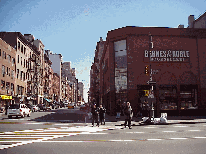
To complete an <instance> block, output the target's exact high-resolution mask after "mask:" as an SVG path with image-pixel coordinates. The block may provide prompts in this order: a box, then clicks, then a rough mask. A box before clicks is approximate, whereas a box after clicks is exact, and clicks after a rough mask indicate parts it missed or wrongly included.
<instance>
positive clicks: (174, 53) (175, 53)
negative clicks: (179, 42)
mask: <svg viewBox="0 0 207 154" xmlns="http://www.w3.org/2000/svg"><path fill="white" fill-rule="evenodd" d="M149 58H150V61H151V62H189V60H190V52H189V51H183V50H182V51H181V50H160V51H159V50H158V51H157V50H156V51H150V52H149V51H148V50H145V51H144V61H149Z"/></svg>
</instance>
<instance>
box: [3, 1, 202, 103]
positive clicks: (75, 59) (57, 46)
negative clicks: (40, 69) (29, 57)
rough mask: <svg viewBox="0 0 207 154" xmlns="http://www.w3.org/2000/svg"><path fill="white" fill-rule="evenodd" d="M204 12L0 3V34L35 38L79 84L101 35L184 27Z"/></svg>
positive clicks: (124, 4) (182, 7) (156, 6)
mask: <svg viewBox="0 0 207 154" xmlns="http://www.w3.org/2000/svg"><path fill="white" fill-rule="evenodd" d="M205 11H206V1H205V0H127V1H126V0H125V1H124V0H101V1H99V0H76V1H71V0H58V1H57V0H33V1H29V0H0V31H17V32H21V33H22V34H32V35H34V36H35V39H41V40H42V42H43V44H44V45H45V49H49V50H51V51H53V53H61V54H62V56H63V61H71V67H72V68H76V77H77V78H78V80H79V81H82V80H84V81H83V83H84V84H85V92H84V97H85V100H87V91H88V87H89V82H90V81H89V72H90V68H91V65H92V62H93V57H94V51H95V48H96V43H97V42H98V41H99V39H100V37H102V38H103V39H104V40H105V39H106V35H107V32H108V31H110V30H113V29H117V28H120V27H125V26H140V27H144V26H146V27H151V26H153V27H172V28H175V27H177V26H178V25H179V24H183V25H184V27H187V26H188V16H189V15H195V18H196V19H197V18H198V17H199V16H200V15H201V14H203V13H204V12H205Z"/></svg>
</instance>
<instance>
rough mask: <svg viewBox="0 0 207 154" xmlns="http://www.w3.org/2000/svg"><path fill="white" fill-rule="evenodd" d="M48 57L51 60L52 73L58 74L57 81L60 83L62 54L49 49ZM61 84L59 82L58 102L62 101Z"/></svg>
mask: <svg viewBox="0 0 207 154" xmlns="http://www.w3.org/2000/svg"><path fill="white" fill-rule="evenodd" d="M49 59H50V61H51V62H52V65H51V67H52V69H53V72H54V73H57V74H58V76H59V83H61V77H62V71H61V70H62V55H61V54H56V53H55V54H53V53H52V52H51V51H50V52H49ZM61 88H62V86H61V84H59V93H60V94H59V96H58V102H60V101H62V99H63V98H62V94H61V92H62V90H61Z"/></svg>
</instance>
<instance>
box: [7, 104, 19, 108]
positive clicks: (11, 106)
mask: <svg viewBox="0 0 207 154" xmlns="http://www.w3.org/2000/svg"><path fill="white" fill-rule="evenodd" d="M9 109H19V105H18V104H14V105H10V106H9Z"/></svg>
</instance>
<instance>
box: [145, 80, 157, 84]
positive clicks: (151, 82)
mask: <svg viewBox="0 0 207 154" xmlns="http://www.w3.org/2000/svg"><path fill="white" fill-rule="evenodd" d="M147 84H156V82H153V81H147Z"/></svg>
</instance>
